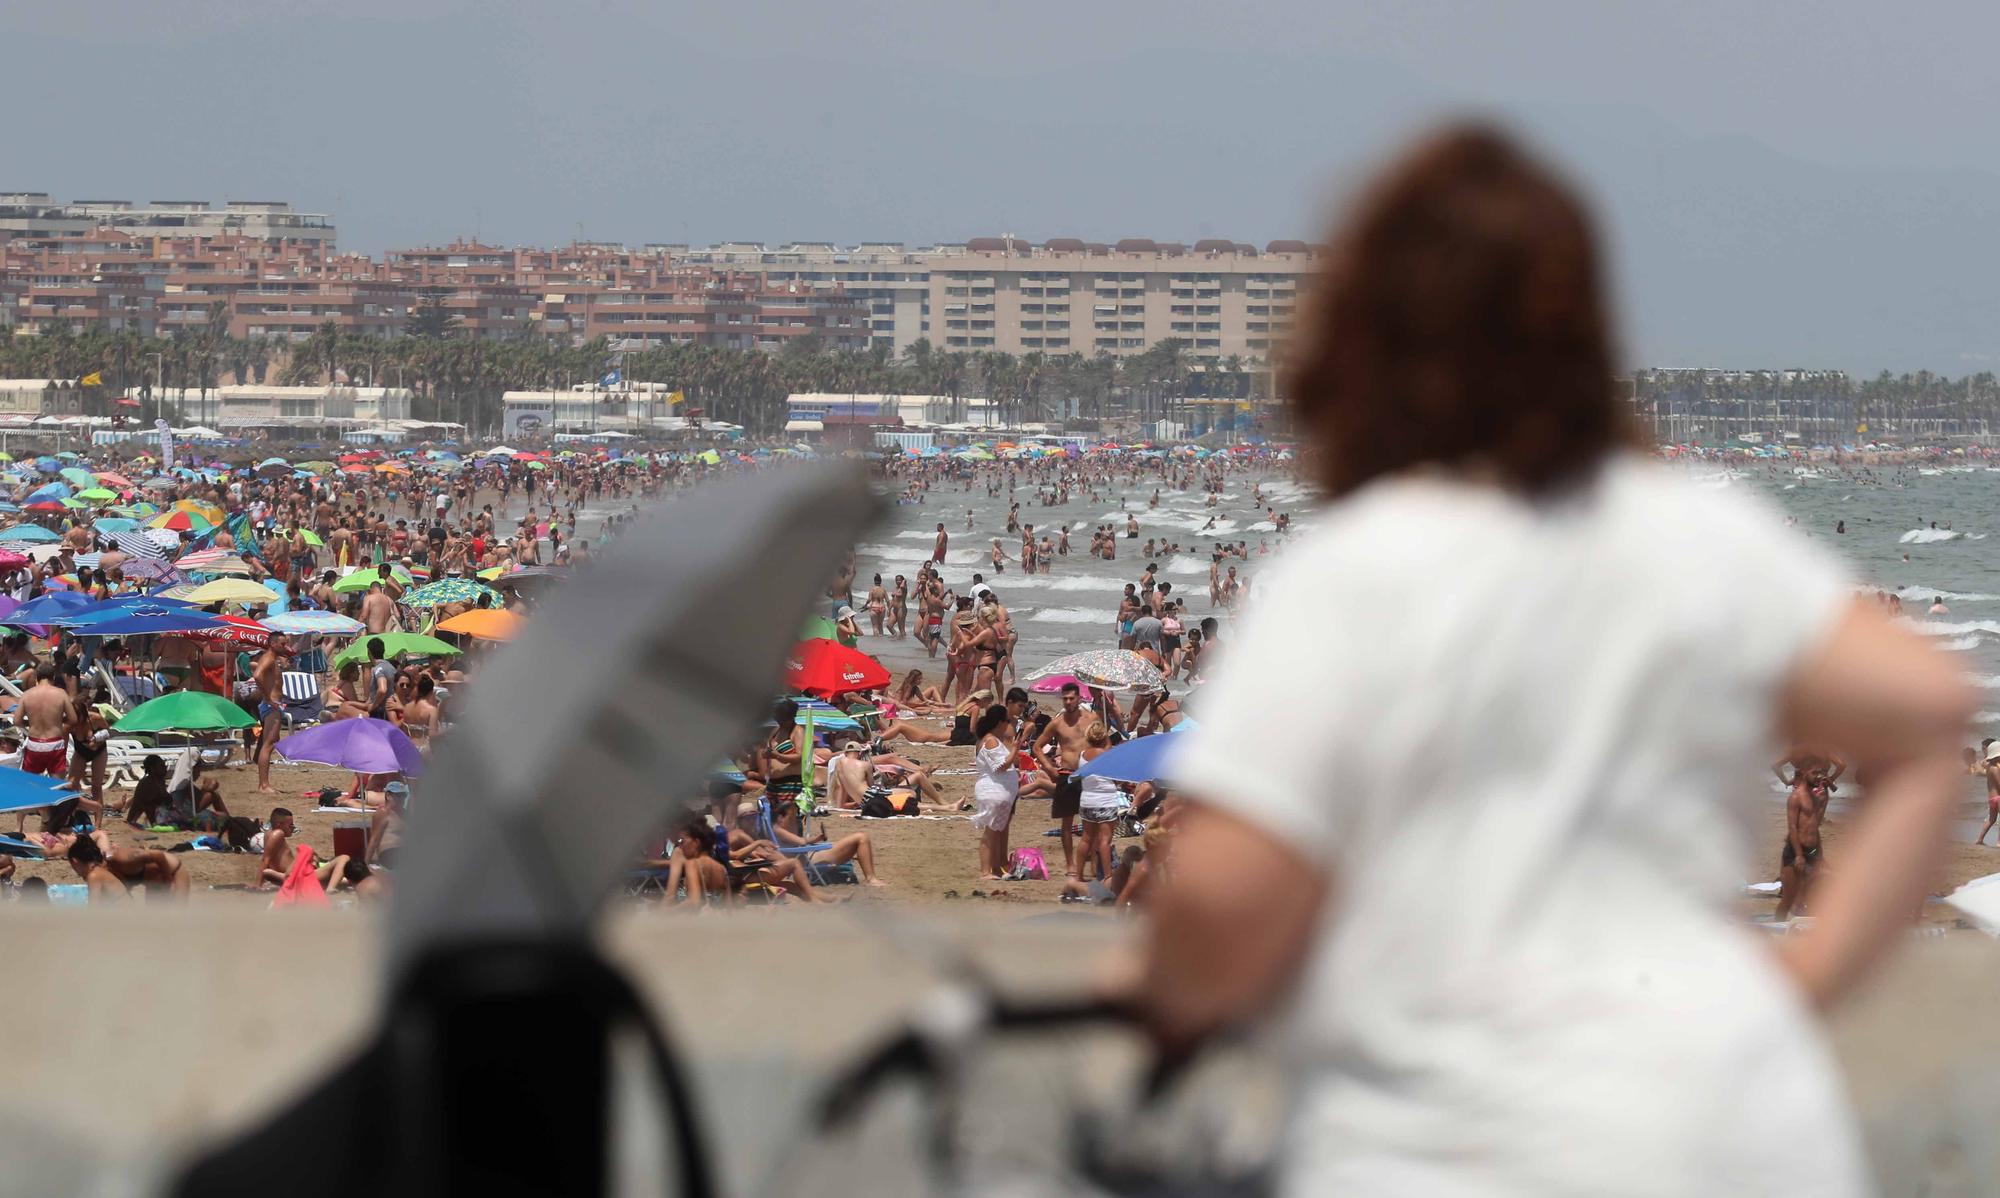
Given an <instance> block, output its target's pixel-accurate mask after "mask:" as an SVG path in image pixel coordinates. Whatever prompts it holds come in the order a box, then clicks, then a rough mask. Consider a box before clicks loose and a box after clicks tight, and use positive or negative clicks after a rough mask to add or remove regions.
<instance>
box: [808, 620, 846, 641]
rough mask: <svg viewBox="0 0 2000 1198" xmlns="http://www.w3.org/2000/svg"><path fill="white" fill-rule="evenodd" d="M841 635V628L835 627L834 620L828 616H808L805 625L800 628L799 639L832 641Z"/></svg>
mask: <svg viewBox="0 0 2000 1198" xmlns="http://www.w3.org/2000/svg"><path fill="white" fill-rule="evenodd" d="M839 636H840V630H839V629H838V628H836V627H834V623H833V621H832V620H831V619H829V618H828V617H826V616H807V617H806V622H805V625H804V626H803V627H801V628H800V629H799V639H800V640H802V641H831V640H836V639H838V638H839Z"/></svg>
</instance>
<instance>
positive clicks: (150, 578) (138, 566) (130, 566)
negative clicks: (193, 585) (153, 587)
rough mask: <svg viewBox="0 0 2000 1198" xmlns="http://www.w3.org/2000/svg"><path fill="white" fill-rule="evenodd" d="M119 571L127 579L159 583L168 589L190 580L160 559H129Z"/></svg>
mask: <svg viewBox="0 0 2000 1198" xmlns="http://www.w3.org/2000/svg"><path fill="white" fill-rule="evenodd" d="M118 569H119V572H120V573H122V574H124V575H125V577H127V578H133V579H138V580H139V581H141V582H153V583H159V584H160V585H161V586H167V587H172V586H178V585H180V584H181V583H183V582H186V581H187V580H188V579H187V575H185V574H183V573H181V572H180V571H179V570H176V569H174V568H173V566H171V565H169V564H168V563H167V562H165V561H163V560H161V559H158V558H150V557H135V558H129V559H127V560H126V562H125V564H123V565H121V566H119V567H118Z"/></svg>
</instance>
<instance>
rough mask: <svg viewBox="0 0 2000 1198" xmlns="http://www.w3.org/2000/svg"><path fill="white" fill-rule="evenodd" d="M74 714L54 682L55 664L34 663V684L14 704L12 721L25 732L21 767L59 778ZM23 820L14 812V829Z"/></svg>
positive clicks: (21, 827)
mask: <svg viewBox="0 0 2000 1198" xmlns="http://www.w3.org/2000/svg"><path fill="white" fill-rule="evenodd" d="M75 718H76V708H75V705H74V704H72V703H71V702H70V696H69V692H68V691H67V690H64V689H63V688H62V687H60V686H58V685H56V667H55V666H54V665H52V664H50V663H49V662H43V663H42V664H41V665H38V666H36V667H35V685H33V686H31V687H29V688H28V693H27V694H25V695H22V696H21V702H20V704H19V705H18V706H17V707H15V708H14V723H16V724H17V725H19V726H20V727H21V728H22V729H23V730H24V731H25V732H26V734H27V739H26V741H25V742H24V743H23V745H22V747H21V769H22V770H24V771H26V772H27V773H30V774H42V775H46V776H47V777H50V778H53V779H55V780H57V781H61V780H62V777H63V775H64V773H65V772H66V771H67V770H68V768H69V752H68V750H69V729H70V725H71V724H72V723H74V722H75ZM27 821H28V817H27V815H26V814H25V813H23V814H21V815H19V816H17V817H16V828H15V831H17V832H25V831H26V830H27Z"/></svg>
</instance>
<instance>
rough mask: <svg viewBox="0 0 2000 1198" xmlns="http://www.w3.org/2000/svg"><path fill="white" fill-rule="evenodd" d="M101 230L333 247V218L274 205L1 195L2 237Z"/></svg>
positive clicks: (26, 193) (17, 193)
mask: <svg viewBox="0 0 2000 1198" xmlns="http://www.w3.org/2000/svg"><path fill="white" fill-rule="evenodd" d="M101 228H113V229H119V230H123V231H125V232H130V233H143V234H159V235H162V236H179V235H183V234H193V235H195V236H200V237H222V236H242V237H254V238H258V239H260V240H284V241H308V242H318V243H322V244H325V245H332V244H333V240H334V226H333V219H332V218H331V217H329V216H325V215H323V214H321V213H316V212H299V211H297V210H295V209H294V208H293V207H292V206H291V205H290V204H288V203H283V202H281V201H272V200H231V201H229V202H228V203H225V204H224V205H223V206H222V207H220V208H211V207H210V206H209V204H208V202H207V201H206V200H154V201H152V202H151V203H147V204H134V203H133V202H132V201H130V200H71V201H66V202H64V201H58V200H55V199H54V198H52V197H51V196H50V195H49V194H48V193H47V192H42V191H7V192H0V237H7V236H16V237H84V236H87V235H89V234H90V233H92V232H93V231H95V230H97V229H101Z"/></svg>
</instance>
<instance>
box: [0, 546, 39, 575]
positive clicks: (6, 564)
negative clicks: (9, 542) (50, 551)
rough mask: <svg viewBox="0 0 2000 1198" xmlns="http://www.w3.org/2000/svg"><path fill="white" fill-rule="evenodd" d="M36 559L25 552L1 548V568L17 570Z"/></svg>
mask: <svg viewBox="0 0 2000 1198" xmlns="http://www.w3.org/2000/svg"><path fill="white" fill-rule="evenodd" d="M34 560H35V559H34V558H32V557H29V556H28V555H27V554H25V553H16V552H14V551H13V550H12V549H0V570H17V569H19V568H21V567H22V566H26V565H30V564H32V563H33V562H34Z"/></svg>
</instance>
